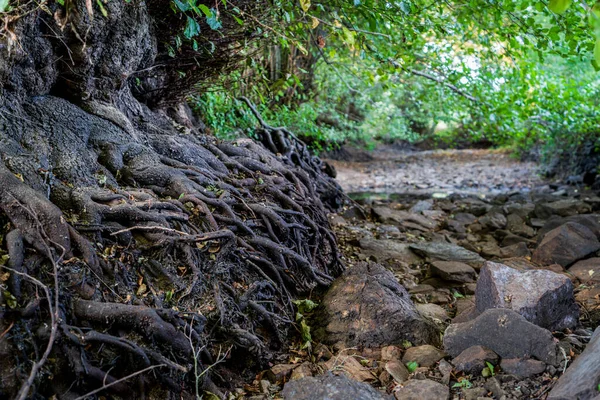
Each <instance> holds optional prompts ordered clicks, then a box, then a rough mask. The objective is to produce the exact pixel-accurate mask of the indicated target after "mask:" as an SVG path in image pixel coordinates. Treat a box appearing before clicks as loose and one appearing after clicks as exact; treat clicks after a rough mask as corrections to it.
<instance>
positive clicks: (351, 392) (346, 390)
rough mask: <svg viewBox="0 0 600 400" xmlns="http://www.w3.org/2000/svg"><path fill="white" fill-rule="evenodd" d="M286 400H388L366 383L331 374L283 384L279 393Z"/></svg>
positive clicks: (387, 397)
mask: <svg viewBox="0 0 600 400" xmlns="http://www.w3.org/2000/svg"><path fill="white" fill-rule="evenodd" d="M281 394H282V395H283V398H284V399H286V400H348V399H365V400H388V399H390V397H389V396H386V395H384V394H382V393H380V392H378V391H377V390H375V389H374V388H372V387H371V386H369V385H367V384H366V383H361V382H356V381H353V380H351V379H348V378H347V377H346V376H344V375H341V376H335V375H333V374H331V373H327V374H325V375H322V376H319V377H315V378H313V377H305V378H302V379H298V380H295V381H290V382H288V383H286V384H285V386H284V387H283V391H282V392H281Z"/></svg>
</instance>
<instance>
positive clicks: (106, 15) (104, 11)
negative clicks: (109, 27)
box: [96, 0, 108, 18]
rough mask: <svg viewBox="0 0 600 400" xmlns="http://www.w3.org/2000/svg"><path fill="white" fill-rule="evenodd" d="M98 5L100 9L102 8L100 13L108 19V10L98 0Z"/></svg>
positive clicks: (100, 0)
mask: <svg viewBox="0 0 600 400" xmlns="http://www.w3.org/2000/svg"><path fill="white" fill-rule="evenodd" d="M96 4H98V8H100V12H101V13H102V15H104V18H108V12H107V11H106V8H104V4H102V0H96Z"/></svg>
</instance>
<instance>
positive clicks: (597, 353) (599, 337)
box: [547, 328, 600, 400]
mask: <svg viewBox="0 0 600 400" xmlns="http://www.w3.org/2000/svg"><path fill="white" fill-rule="evenodd" d="M598 360H600V328H596V331H595V332H594V334H593V335H592V339H591V340H590V342H589V343H588V345H587V346H586V348H585V350H584V351H583V353H581V354H580V355H579V356H578V357H577V358H576V359H575V361H574V362H573V364H571V365H570V366H569V368H567V370H566V372H565V373H564V374H563V375H562V376H561V377H560V379H559V380H558V382H557V383H556V384H555V385H554V387H553V388H552V391H551V392H550V394H549V395H548V398H547V400H571V399H598V396H599V393H598V384H600V362H598Z"/></svg>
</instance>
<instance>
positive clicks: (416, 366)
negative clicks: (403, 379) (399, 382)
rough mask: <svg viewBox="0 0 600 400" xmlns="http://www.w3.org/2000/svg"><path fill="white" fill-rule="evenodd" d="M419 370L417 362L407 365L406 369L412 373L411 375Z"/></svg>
mask: <svg viewBox="0 0 600 400" xmlns="http://www.w3.org/2000/svg"><path fill="white" fill-rule="evenodd" d="M417 368H419V363H418V362H416V361H411V362H409V363H407V364H406V369H408V372H410V373H411V374H412V373H413V372H415V371H416V370H417Z"/></svg>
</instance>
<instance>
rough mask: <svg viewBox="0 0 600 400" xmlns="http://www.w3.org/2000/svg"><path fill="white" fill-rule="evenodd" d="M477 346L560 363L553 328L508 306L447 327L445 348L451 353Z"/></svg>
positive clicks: (497, 351)
mask: <svg viewBox="0 0 600 400" xmlns="http://www.w3.org/2000/svg"><path fill="white" fill-rule="evenodd" d="M475 345H480V346H484V347H487V348H489V349H490V350H492V351H493V352H494V353H496V354H498V355H499V356H500V357H502V358H532V357H534V358H536V359H538V360H540V361H543V362H545V363H547V364H552V365H555V364H557V363H558V361H557V360H558V358H557V351H556V350H557V348H556V344H555V343H554V337H553V336H552V334H551V333H550V331H548V330H546V329H544V328H541V327H539V326H537V325H534V324H532V323H531V322H529V321H527V320H526V319H525V318H524V317H523V316H521V315H519V314H517V313H516V312H514V311H512V310H508V309H500V308H495V309H488V310H485V311H484V312H483V313H482V314H481V315H479V316H478V317H477V318H475V319H473V320H471V321H468V322H464V323H460V324H451V325H450V326H448V328H446V332H445V333H444V348H445V349H446V351H447V352H448V353H449V354H450V355H451V356H453V357H456V356H458V355H459V354H460V353H462V352H463V351H465V350H466V349H468V348H469V347H471V346H475Z"/></svg>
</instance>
